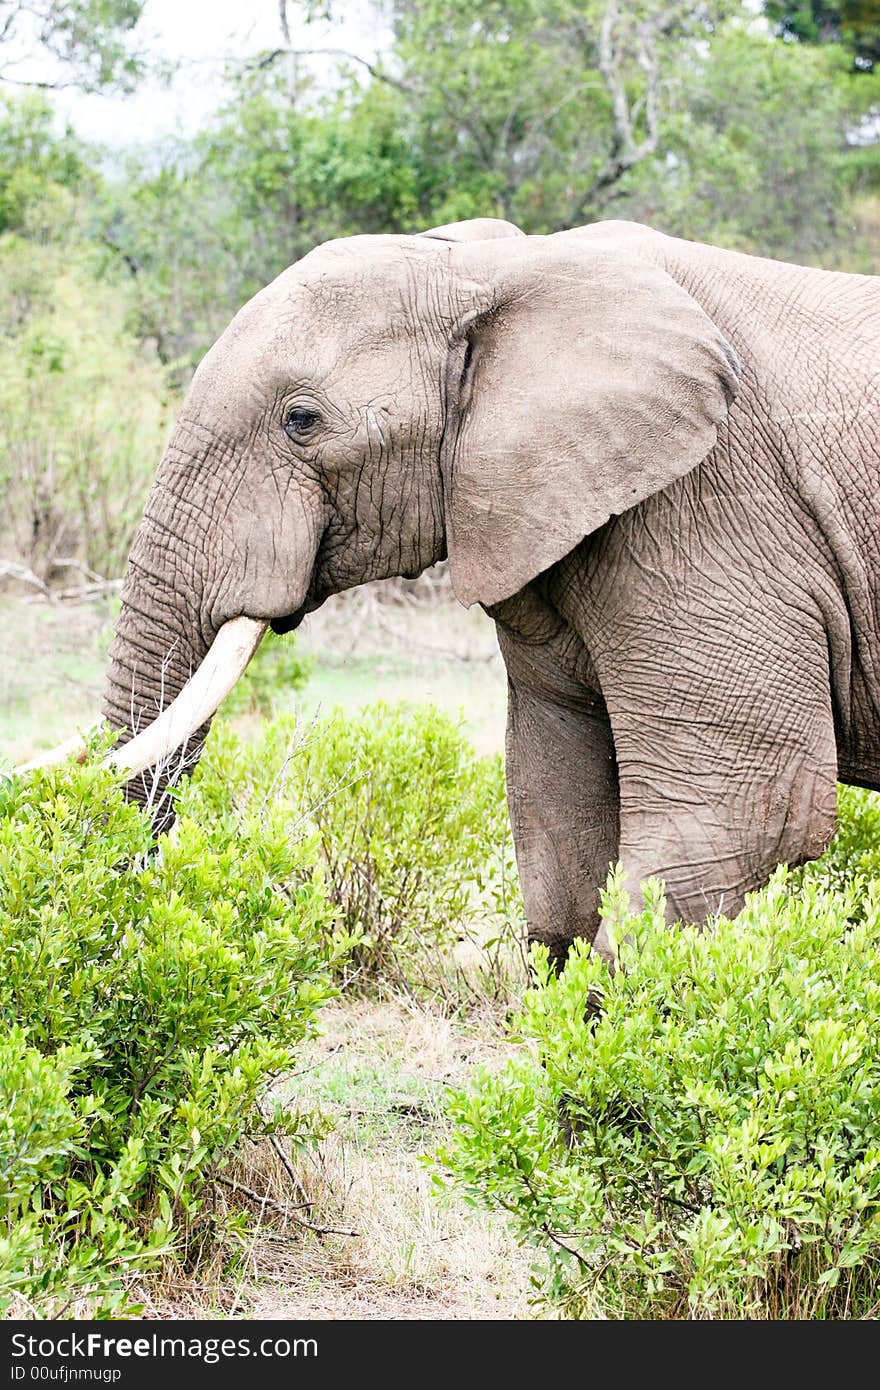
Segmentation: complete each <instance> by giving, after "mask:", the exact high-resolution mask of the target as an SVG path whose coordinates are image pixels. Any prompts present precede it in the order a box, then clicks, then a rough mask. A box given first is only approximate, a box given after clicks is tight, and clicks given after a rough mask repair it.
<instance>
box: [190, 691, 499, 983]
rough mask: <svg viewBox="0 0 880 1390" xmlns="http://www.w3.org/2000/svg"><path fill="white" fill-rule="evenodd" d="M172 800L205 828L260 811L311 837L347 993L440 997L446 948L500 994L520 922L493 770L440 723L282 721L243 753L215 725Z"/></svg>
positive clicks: (448, 723)
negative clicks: (378, 988) (481, 972)
mask: <svg viewBox="0 0 880 1390" xmlns="http://www.w3.org/2000/svg"><path fill="white" fill-rule="evenodd" d="M180 796H181V805H182V806H183V807H185V808H186V809H187V810H188V812H189V813H190V814H196V813H197V808H198V814H201V815H202V816H205V817H209V818H214V819H216V818H220V819H223V818H227V817H228V816H229V815H230V812H231V811H233V810H234V809H235V808H239V809H241V808H245V807H251V808H253V807H258V806H261V805H266V804H272V805H274V806H275V808H276V813H277V814H279V815H280V816H282V817H286V818H287V820H288V823H289V824H291V825H292V826H301V825H303V824H306V825H308V826H309V827H310V828H311V829H312V830H313V831H314V833H315V835H316V837H317V843H318V845H319V846H320V851H321V858H322V861H323V866H324V870H325V876H326V882H327V891H328V894H329V896H330V898H331V900H332V902H333V903H334V904H335V907H336V910H337V929H336V935H337V939H338V940H339V941H340V943H342V944H344V946H345V948H346V949H345V955H344V957H343V959H342V962H341V969H342V970H343V971H344V979H345V980H346V982H347V983H348V984H349V986H351V985H352V984H357V985H359V986H361V987H363V986H365V985H375V984H376V983H377V982H386V983H388V982H390V983H392V984H394V985H398V986H403V987H404V988H407V989H409V988H421V987H425V986H427V987H429V988H433V989H440V988H444V989H448V988H451V982H450V976H452V977H454V976H455V972H456V964H455V960H454V958H453V959H452V960H450V959H449V958H448V954H447V953H448V950H449V948H451V947H455V946H456V945H457V944H459V943H463V942H470V943H472V944H474V943H476V944H477V945H478V947H479V948H480V950H481V951H482V956H481V963H482V965H483V966H484V969H485V968H488V970H489V974H490V976H491V977H492V978H491V981H489V982H488V983H491V984H494V985H496V986H497V987H499V988H500V987H501V975H502V963H501V957H502V956H504V955H506V954H508V953H509V950H510V947H511V945H512V943H513V940H514V938H515V935H516V932H517V930H518V928H519V926H520V924H521V920H522V917H521V908H520V906H519V900H518V897H517V895H516V892H515V890H513V889H512V888H511V887H510V885H511V882H512V880H513V877H514V871H513V867H512V850H511V845H510V830H509V825H508V819H507V808H506V802H505V793H504V773H503V768H502V765H501V759H500V758H498V757H491V758H480V757H477V756H475V754H474V752H473V749H472V748H471V746H470V744H469V743H468V741H467V738H466V737H465V735H464V734H463V732H462V729H461V726H460V724H459V723H457V722H456V721H455V720H453V719H451V718H450V717H449V716H448V715H446V714H444V713H442V712H441V711H439V710H437V709H433V708H431V707H430V706H428V707H422V708H418V709H408V708H407V707H406V706H397V707H391V706H388V705H383V704H378V705H375V706H373V707H372V708H370V709H367V710H365V711H363V712H362V713H361V714H360V715H359V716H358V717H357V718H346V716H345V715H344V714H343V713H342V712H341V711H339V710H337V711H335V712H334V713H333V714H331V715H330V716H328V717H327V718H325V719H321V720H316V721H315V722H314V723H312V724H311V725H309V726H306V727H302V726H298V725H297V724H296V722H295V721H294V720H293V719H292V718H286V719H281V720H278V721H277V722H276V723H275V724H273V725H271V726H269V727H268V728H266V729H264V730H263V731H261V734H260V737H259V738H258V739H256V740H254V741H253V742H251V743H249V744H244V743H243V742H242V741H241V740H240V739H239V738H238V737H237V736H236V735H235V734H233V733H232V731H231V730H230V729H228V728H218V729H216V730H215V731H213V732H212V735H211V739H210V741H209V743H208V745H207V747H206V750H205V753H204V756H203V758H202V761H201V763H200V764H199V767H198V769H197V771H196V773H195V775H194V777H193V779H192V781H191V783H190V786H189V787H188V788H185V789H184V790H183V791H182V792H181V794H180ZM193 798H194V800H192V799H193ZM461 983H462V982H461V981H460V980H459V981H457V985H460V984H461ZM485 983H487V981H486V980H484V984H485Z"/></svg>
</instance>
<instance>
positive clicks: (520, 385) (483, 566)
mask: <svg viewBox="0 0 880 1390" xmlns="http://www.w3.org/2000/svg"><path fill="white" fill-rule="evenodd" d="M450 257H451V261H452V262H453V272H452V273H453V286H454V294H455V296H456V297H457V302H458V303H459V304H461V303H462V302H465V303H467V304H468V306H469V307H468V308H467V309H465V310H464V312H462V313H461V314H460V317H459V321H458V323H457V326H456V328H455V330H454V332H453V335H452V347H451V352H450V365H449V375H448V379H447V391H446V398H447V411H448V419H447V427H446V432H445V439H446V442H445V445H444V452H443V459H442V468H443V482H444V494H445V506H446V530H447V546H448V551H449V558H450V564H451V569H452V581H453V586H454V588H455V592H456V595H457V596H458V598H459V599H460V600H461V602H462V603H464V604H466V605H470V604H472V603H482V604H484V605H486V606H489V605H491V604H494V603H498V602H500V601H501V600H502V599H504V598H508V597H509V596H510V595H511V594H513V593H516V591H517V590H518V589H521V588H522V587H523V585H524V584H526V583H528V581H529V580H530V579H533V578H534V577H535V576H536V575H538V574H540V573H541V571H542V570H545V569H547V568H548V567H549V566H550V565H553V564H555V563H556V561H557V560H560V559H562V557H563V556H564V555H567V554H568V553H569V551H571V550H572V549H574V547H575V546H576V545H578V544H579V542H580V541H581V540H582V539H583V538H584V537H585V536H588V535H589V534H590V533H591V532H592V531H595V530H596V529H597V528H598V527H600V526H602V525H603V524H604V523H605V522H606V521H607V520H608V519H609V517H611V516H614V515H617V514H618V513H620V512H624V511H626V510H627V509H628V508H630V507H633V506H635V504H636V503H638V502H641V501H643V500H644V498H646V497H648V496H649V495H650V494H651V493H654V492H657V491H659V490H660V489H661V488H664V487H667V486H668V485H669V484H670V483H672V482H674V481H675V480H676V479H677V478H681V477H682V476H683V475H684V474H685V473H687V472H689V471H690V469H692V468H694V467H696V465H697V464H699V463H700V462H702V460H703V459H704V458H705V457H706V455H707V454H708V453H709V452H710V450H711V449H712V447H713V445H714V444H715V441H716V437H717V427H718V425H719V423H720V422H721V421H722V420H723V419H724V417H725V415H726V413H727V409H728V406H729V404H730V402H731V401H732V399H733V397H734V395H735V393H736V389H737V378H738V370H739V368H738V362H737V359H736V355H735V353H734V352H733V349H732V348H731V347H730V346H729V345H728V344H727V343H726V342H725V340H724V338H723V337H722V335H721V333H720V332H719V330H718V328H717V327H716V326H715V324H714V323H713V322H712V320H711V319H710V318H709V317H708V315H707V314H705V313H704V311H703V310H702V309H701V308H700V306H699V305H698V304H697V302H696V300H695V299H693V298H692V297H691V295H689V294H688V293H687V291H686V290H684V289H682V288H681V286H680V285H678V284H677V283H676V282H675V281H674V280H673V279H672V277H671V276H669V275H668V274H667V273H666V271H664V270H662V269H661V268H660V267H659V266H657V265H654V264H652V263H651V262H650V261H649V260H647V259H643V258H641V257H639V256H638V255H637V254H635V253H633V252H632V251H629V250H621V249H618V248H617V247H616V245H614V244H613V243H609V244H606V245H604V246H602V245H598V244H597V243H595V242H594V243H591V244H584V243H581V244H577V243H576V242H575V241H574V240H573V239H572V238H567V239H565V240H563V239H562V238H560V239H559V240H557V239H555V238H553V237H546V238H543V237H529V238H527V239H526V240H525V241H524V242H510V243H504V242H500V243H497V244H496V243H492V244H486V243H483V244H481V245H479V246H471V247H455V248H452V249H451V252H450Z"/></svg>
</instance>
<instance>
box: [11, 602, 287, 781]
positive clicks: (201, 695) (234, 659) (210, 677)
mask: <svg viewBox="0 0 880 1390" xmlns="http://www.w3.org/2000/svg"><path fill="white" fill-rule="evenodd" d="M268 626H269V624H268V623H267V622H258V621H257V620H256V619H255V618H231V619H230V620H229V622H228V623H224V624H223V626H222V627H221V629H220V631H219V632H218V633H217V636H216V637H215V638H214V641H213V643H212V645H211V649H210V651H209V652H208V654H207V656H206V657H205V659H204V661H203V662H202V664H201V666H199V668H198V670H197V671H195V672H193V674H192V675H191V676H190V678H189V680H188V681H187V683H186V685H185V686H184V687H183V689H182V690H181V692H180V694H179V695H177V696H176V697H175V699H174V700H172V702H171V704H170V705H169V706H168V708H167V709H164V710H163V711H162V713H161V714H160V715H159V716H158V717H157V718H156V719H154V720H153V722H152V724H150V725H149V727H148V728H146V729H144V730H143V731H142V732H141V733H139V734H137V735H136V736H135V737H134V738H133V739H131V740H130V742H128V743H126V744H124V745H123V746H122V748H119V749H114V750H113V751H112V752H110V753H108V754H107V755H106V757H105V758H104V761H103V766H104V767H108V768H113V769H114V770H115V771H116V772H122V773H125V775H126V776H127V777H135V776H136V775H137V774H138V773H139V772H145V771H146V769H147V768H148V767H155V766H156V765H157V764H158V763H162V762H164V761H165V760H166V759H168V758H170V757H171V755H172V754H173V753H174V752H175V751H176V750H177V749H178V748H179V747H180V745H181V744H182V743H185V742H186V740H187V739H188V738H189V737H190V735H191V734H193V733H195V731H196V729H198V728H200V727H201V725H202V724H204V723H205V721H206V720H208V719H210V718H211V715H212V714H214V713H215V712H216V710H217V708H218V706H219V704H220V702H221V701H222V700H223V699H225V697H226V696H227V695H228V694H229V692H230V690H231V689H232V687H233V686H234V685H235V682H236V681H237V680H238V678H239V676H241V674H242V672H243V671H244V669H245V667H246V666H247V664H248V662H249V661H250V659H251V657H252V656H253V654H254V652H255V651H256V650H257V647H258V646H259V645H260V641H261V639H262V637H263V634H264V633H265V631H266V628H267V627H268ZM85 747H86V745H85V739H84V738H83V737H82V735H79V734H78V735H77V736H76V737H75V738H71V739H68V740H67V741H66V743H62V744H59V746H58V747H57V748H53V749H51V750H50V751H49V752H48V753H43V754H41V755H40V757H38V758H34V759H33V760H32V761H31V762H29V763H23V764H22V765H21V766H20V767H17V768H15V769H14V771H15V772H16V773H23V772H30V771H32V770H33V769H34V768H38V767H49V766H51V765H52V764H54V763H60V762H63V761H64V760H65V759H66V758H69V757H71V756H72V755H73V754H75V753H79V755H80V760H82V758H83V757H84V755H85Z"/></svg>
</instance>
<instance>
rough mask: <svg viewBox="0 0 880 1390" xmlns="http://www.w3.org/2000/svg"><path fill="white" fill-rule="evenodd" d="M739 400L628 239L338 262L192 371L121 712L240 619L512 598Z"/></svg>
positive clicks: (149, 514) (110, 697)
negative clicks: (438, 568)
mask: <svg viewBox="0 0 880 1390" xmlns="http://www.w3.org/2000/svg"><path fill="white" fill-rule="evenodd" d="M735 387H736V362H735V359H734V356H733V353H732V351H731V349H730V348H729V347H728V346H727V344H726V342H725V341H724V339H723V338H722V336H721V334H720V333H719V331H718V330H717V329H716V327H715V325H714V323H713V322H712V320H711V319H710V318H709V317H708V316H707V315H706V314H705V313H704V311H703V310H702V309H701V308H700V307H699V305H698V304H697V303H696V301H695V300H694V299H693V298H692V297H691V296H690V295H689V294H688V293H687V292H686V291H685V290H684V289H683V288H681V287H680V286H679V285H678V284H677V283H676V282H675V281H674V280H673V279H672V278H671V277H670V276H669V275H668V274H667V273H666V272H665V270H663V269H661V268H660V267H659V266H658V265H655V264H652V263H651V262H650V260H649V259H647V258H644V257H640V256H639V255H637V254H636V253H635V252H634V250H633V249H632V247H631V245H630V243H629V241H628V240H627V239H626V238H619V237H615V235H614V233H613V231H610V232H609V234H608V236H607V237H605V236H601V235H600V236H598V237H596V236H593V237H591V238H589V239H588V240H587V239H585V240H583V241H578V240H577V238H574V237H566V236H561V237H559V236H557V237H524V236H523V235H522V234H521V233H519V232H518V231H517V229H516V228H514V227H512V226H510V224H508V223H496V222H491V221H478V222H475V223H465V224H458V225H455V226H452V227H445V228H437V229H434V230H433V231H431V232H428V233H424V234H422V235H420V236H356V237H351V238H348V239H344V240H339V241H333V242H329V243H327V244H326V245H324V246H320V247H318V248H317V249H316V250H314V251H312V252H311V253H310V254H309V255H307V256H306V257H305V258H304V259H303V260H301V261H299V262H298V263H297V264H295V265H294V266H292V267H291V268H290V269H289V270H287V271H285V272H284V273H283V274H282V275H281V276H279V278H278V279H277V280H275V281H274V282H273V283H272V284H270V285H269V286H268V287H267V288H266V289H264V290H263V291H261V292H260V293H259V294H257V295H256V296H255V298H254V299H252V300H251V301H250V302H249V303H248V304H246V305H245V306H244V308H243V309H242V310H241V311H240V312H239V313H238V314H237V315H236V317H235V318H234V319H233V321H232V323H231V324H230V325H229V327H228V328H227V329H226V331H225V332H224V333H223V335H222V336H221V337H220V338H219V340H218V341H217V343H216V344H215V345H214V346H213V348H212V349H211V350H210V352H209V353H208V354H207V356H206V357H205V359H204V360H203V362H202V363H201V365H200V367H199V369H198V371H197V372H196V374H195V377H194V379H193V382H192V385H191V388H190V391H189V393H188V395H187V398H186V401H185V403H184V405H183V408H182V411H181V414H180V417H179V420H178V422H177V425H176V428H175V429H174V432H173V434H172V437H171V440H170V442H169V444H168V447H167V451H166V453H165V456H164V458H163V460H162V463H161V466H160V468H159V471H158V474H157V477H156V480H155V483H154V485H153V488H152V491H151V493H150V496H149V499H148V502H147V505H146V510H145V513H144V517H143V520H142V522H141V525H140V527H139V530H138V532H137V536H136V539H135V543H134V547H133V550H132V553H131V559H130V563H129V567H128V572H127V577H126V579H125V585H124V591H123V600H122V612H121V615H120V618H119V622H118V626H117V631H116V638H115V641H114V644H113V648H112V653H111V664H110V669H109V675H108V683H107V691H106V699H105V714H106V716H107V718H108V720H109V721H110V723H111V725H112V726H113V727H114V728H117V729H120V730H126V731H128V734H129V736H130V734H131V732H132V731H135V730H139V729H141V728H143V726H145V725H148V724H150V722H151V721H152V720H153V719H155V717H156V715H157V714H158V712H159V711H160V710H161V709H163V708H164V707H165V706H166V705H167V704H168V703H169V701H171V700H172V698H173V697H175V696H177V695H178V692H180V691H181V690H182V688H183V687H184V686H185V685H186V683H187V682H188V681H189V678H190V676H191V674H192V673H193V672H194V671H195V670H196V668H198V667H199V665H200V663H202V661H203V659H204V658H205V656H206V653H208V651H209V649H210V648H211V646H212V644H213V643H214V641H215V639H216V638H217V636H218V634H219V633H221V632H223V631H224V629H226V625H228V624H229V623H230V621H231V620H234V619H239V618H241V617H244V618H247V619H250V620H252V622H253V624H259V625H261V626H258V627H257V626H255V627H253V629H252V631H253V633H255V634H256V636H259V634H260V632H261V631H262V630H263V627H262V625H265V624H266V623H267V622H268V623H270V624H271V625H272V627H273V629H274V630H275V631H276V632H286V631H288V630H290V629H292V628H295V627H296V626H297V625H298V623H299V622H300V621H301V620H302V618H303V616H304V615H305V614H307V613H309V612H311V611H312V610H314V609H315V608H317V607H318V606H319V605H320V604H321V603H322V602H323V600H324V599H326V598H327V597H328V595H331V594H334V593H338V592H339V591H341V590H343V589H347V588H350V587H351V586H353V585H356V584H361V583H363V582H365V581H367V580H373V579H381V578H386V577H389V576H392V575H407V576H413V575H416V574H418V573H420V572H421V571H422V570H423V569H425V568H426V567H427V566H429V565H431V564H432V563H434V562H435V561H437V560H440V559H441V558H444V557H446V556H447V554H448V556H449V559H450V564H451V570H452V578H453V584H454V587H455V591H456V593H457V595H458V597H459V598H460V599H461V600H462V602H464V603H465V604H472V603H474V602H480V603H482V604H484V605H492V604H495V603H497V602H499V601H500V600H502V599H504V598H506V597H508V596H509V595H512V594H513V593H515V592H516V591H518V590H519V589H520V588H522V586H523V585H524V584H526V583H527V582H528V581H529V580H530V579H532V578H533V577H534V576H536V575H537V574H539V573H540V572H541V571H543V570H545V569H546V568H547V567H548V566H550V565H552V564H554V563H555V562H556V561H558V560H559V559H561V558H562V557H563V556H564V555H565V554H567V553H568V552H569V551H570V550H572V549H573V547H574V546H576V545H577V544H578V543H579V541H580V540H581V539H582V538H583V537H584V536H586V535H588V534H589V533H590V532H592V531H595V530H596V529H597V528H598V527H600V526H601V525H602V524H603V523H604V522H605V521H607V519H608V518H609V517H610V516H611V515H613V514H616V513H619V512H621V511H624V510H626V509H628V508H629V507H631V506H633V505H634V504H636V503H638V502H639V501H641V500H642V499H644V498H645V497H647V496H648V494H650V493H652V492H655V491H656V490H658V489H660V488H663V487H665V486H666V485H668V484H669V483H671V482H672V481H673V480H674V479H676V478H678V477H680V476H682V475H683V474H684V473H686V472H687V471H688V470H690V469H692V468H693V467H695V466H696V465H697V464H698V463H699V462H700V461H701V460H702V459H703V458H704V457H705V456H706V454H707V453H708V452H709V450H710V449H711V448H712V445H713V443H714V441H715V438H716V427H717V425H718V423H719V421H720V420H721V419H722V417H723V416H724V415H725V413H726V410H727V406H728V403H729V401H730V399H731V397H732V395H733V392H734V391H735ZM254 641H255V639H254V638H253V637H251V638H248V640H247V641H246V642H245V649H244V650H243V652H242V655H241V661H242V662H243V661H245V660H246V658H247V655H248V654H249V652H250V650H252V648H253V646H254ZM233 645H234V644H233ZM240 664H241V663H240ZM232 678H234V673H233V676H232V677H227V678H226V684H227V686H228V683H229V680H230V679H232ZM213 706H214V707H216V699H214V700H213ZM211 712H212V701H211V700H210V699H209V700H208V703H207V705H204V704H203V705H200V706H199V709H198V716H197V719H196V722H197V723H199V725H200V728H199V729H197V730H193V729H191V728H190V729H188V730H187V731H186V732H187V733H189V734H190V735H191V741H190V744H189V756H190V758H194V757H195V756H197V753H198V749H199V746H200V740H201V738H202V737H203V734H204V731H205V720H206V719H207V718H208V717H209V716H210V713H211ZM154 751H155V750H154ZM149 756H150V757H151V758H152V757H153V756H154V752H153V753H152V754H150V755H149ZM132 765H137V764H136V760H133V764H132ZM150 789H151V790H152V792H153V799H154V802H155V790H156V789H155V787H152V785H151V787H150ZM141 794H142V795H144V794H146V788H145V789H142V793H141Z"/></svg>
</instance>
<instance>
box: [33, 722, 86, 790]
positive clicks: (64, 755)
mask: <svg viewBox="0 0 880 1390" xmlns="http://www.w3.org/2000/svg"><path fill="white" fill-rule="evenodd" d="M97 727H98V725H97V724H93V725H92V726H91V728H90V729H87V730H86V732H85V733H84V734H74V735H73V738H68V739H65V740H64V742H63V743H59V744H58V746H57V748H50V749H49V750H48V752H46V753H40V754H38V756H37V757H36V758H31V760H30V762H29V763H19V765H18V767H14V768H13V769H12V771H13V772H14V774H15V776H16V777H20V776H21V775H22V773H24V772H34V771H36V769H37V768H38V767H54V765H55V764H56V763H66V762H67V759H68V758H72V757H73V756H74V754H76V756H77V761H78V762H82V761H83V759H84V758H85V756H86V747H87V742H86V740H87V739H88V736H89V735H90V734H93V733H94V732H95V730H96V729H97Z"/></svg>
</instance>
